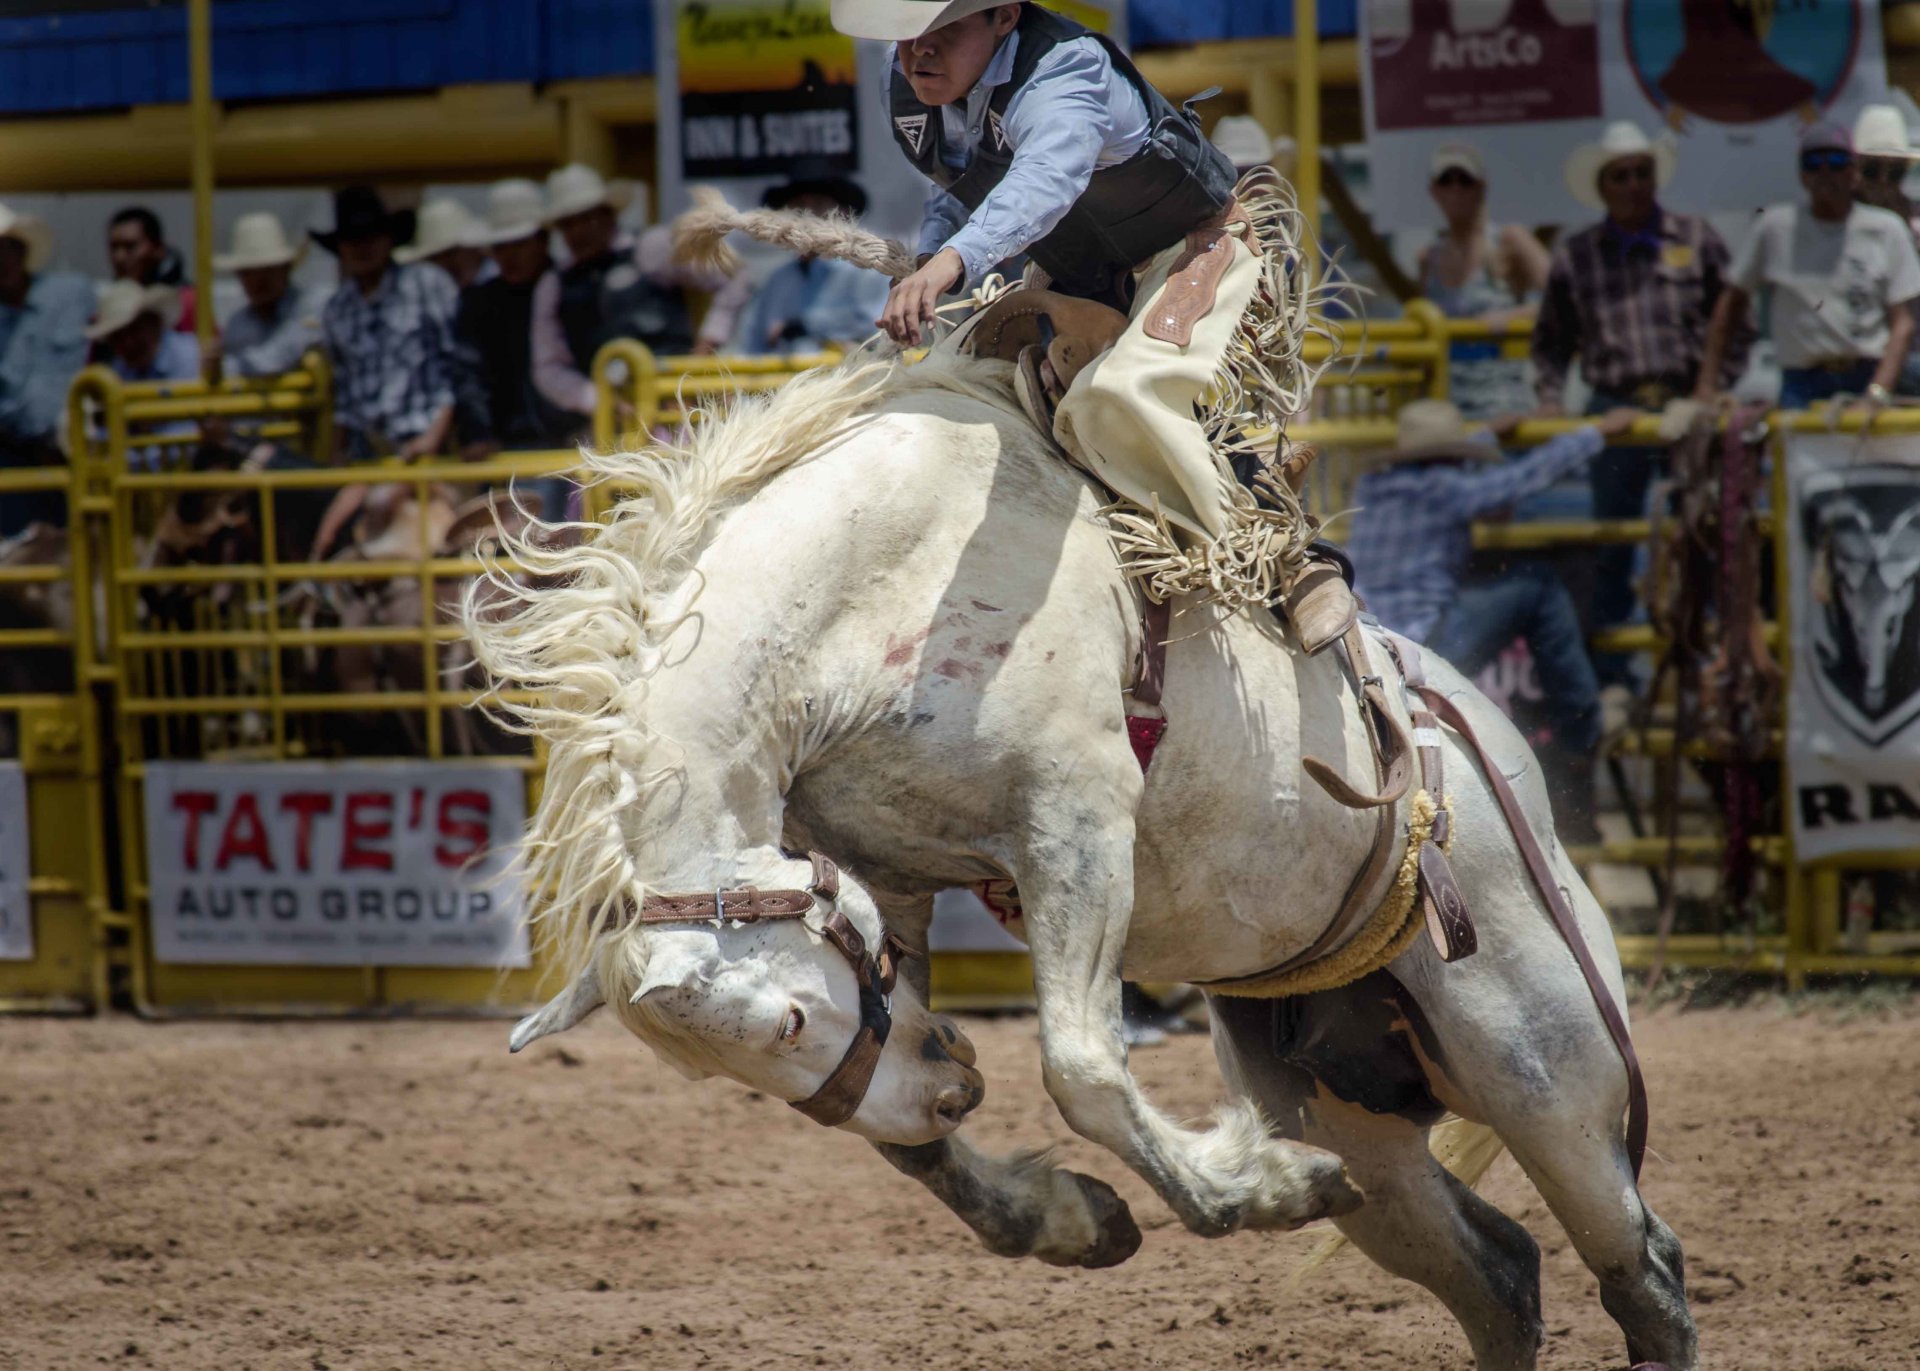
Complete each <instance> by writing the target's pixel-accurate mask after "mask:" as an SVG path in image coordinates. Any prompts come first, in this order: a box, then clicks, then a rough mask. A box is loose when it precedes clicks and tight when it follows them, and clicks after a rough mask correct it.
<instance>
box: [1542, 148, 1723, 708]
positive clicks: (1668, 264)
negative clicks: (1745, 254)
mask: <svg viewBox="0 0 1920 1371" xmlns="http://www.w3.org/2000/svg"><path fill="white" fill-rule="evenodd" d="M1673 168H1674V150H1673V145H1672V143H1671V141H1670V140H1668V139H1667V138H1664V137H1663V138H1661V139H1660V140H1659V141H1657V142H1656V141H1654V140H1652V139H1649V138H1648V137H1647V135H1646V134H1645V132H1643V131H1642V130H1641V129H1640V128H1639V126H1637V125H1635V124H1633V123H1632V122H1630V121H1628V120H1620V121H1618V122H1616V123H1613V124H1610V125H1609V126H1608V127H1607V129H1606V131H1605V133H1603V134H1602V135H1601V137H1600V139H1599V141H1598V142H1594V143H1589V144H1586V145H1584V146H1582V147H1579V148H1576V149H1574V151H1573V153H1572V155H1571V156H1569V157H1568V159H1567V164H1566V183H1567V189H1568V190H1569V191H1571V192H1572V193H1573V196H1574V198H1575V199H1577V200H1579V201H1580V202H1581V203H1583V204H1587V205H1591V206H1593V207H1594V208H1596V209H1603V210H1604V211H1605V212H1606V217H1605V218H1604V219H1602V220H1601V221H1600V222H1599V223H1598V224H1595V225H1593V226H1592V227H1591V228H1587V229H1583V230H1581V231H1580V232H1578V233H1572V234H1568V235H1566V236H1565V237H1563V238H1562V239H1561V240H1560V242H1559V244H1558V246H1557V247H1556V248H1555V249H1554V254H1553V264H1552V266H1551V267H1550V268H1549V269H1548V272H1547V289H1546V294H1545V296H1544V298H1543V299H1542V300H1541V302H1540V313H1539V316H1538V318H1537V319H1536V321H1535V323H1534V330H1533V362H1534V370H1535V373H1536V376H1537V382H1536V384H1537V389H1538V393H1539V400H1540V412H1541V413H1543V414H1546V415H1558V414H1561V413H1563V412H1564V410H1563V409H1562V396H1563V393H1564V388H1565V386H1566V381H1567V374H1568V372H1569V371H1570V370H1571V369H1572V366H1573V361H1574V358H1575V357H1576V356H1577V357H1578V358H1579V359H1580V369H1581V372H1582V374H1583V375H1584V376H1585V377H1586V381H1587V384H1588V385H1589V386H1590V387H1592V392H1593V393H1592V396H1591V398H1590V399H1589V401H1588V403H1587V413H1588V414H1603V413H1605V412H1606V411H1608V410H1610V409H1614V408H1616V407H1618V406H1621V405H1631V406H1633V407H1634V408H1636V409H1640V410H1646V411H1650V412H1658V411H1661V410H1663V409H1665V408H1666V407H1667V406H1668V405H1669V404H1670V403H1672V402H1673V401H1676V400H1684V399H1685V398H1686V397H1688V396H1690V395H1691V394H1693V392H1694V389H1695V387H1696V385H1697V384H1698V383H1699V381H1700V378H1701V376H1702V375H1703V362H1704V360H1705V353H1706V345H1707V324H1708V321H1709V320H1710V319H1711V318H1712V317H1713V313H1714V308H1715V306H1716V305H1717V304H1718V302H1719V301H1720V298H1721V295H1722V292H1723V289H1724V286H1725V280H1726V271H1727V261H1728V254H1727V247H1726V244H1725V243H1724V242H1722V241H1721V239H1720V235H1719V234H1717V233H1715V232H1714V231H1713V229H1712V228H1711V227H1709V226H1708V224H1707V222H1706V221H1705V220H1704V219H1700V218H1697V217H1695V216H1693V215H1690V214H1675V213H1673V212H1672V211H1671V210H1668V209H1666V208H1664V207H1662V205H1661V204H1660V199H1659V192H1660V188H1661V187H1662V186H1664V185H1666V183H1667V181H1668V180H1669V179H1670V178H1671V177H1672V175H1673ZM1728 323H1729V330H1728V334H1727V338H1726V343H1725V346H1724V348H1723V349H1722V351H1721V353H1720V354H1719V362H1718V364H1717V367H1718V374H1717V375H1716V377H1715V383H1716V384H1730V383H1731V382H1732V381H1733V379H1734V378H1735V377H1737V376H1738V375H1739V374H1740V372H1741V370H1742V369H1743V368H1744V366H1745V365H1746V354H1747V348H1748V345H1749V343H1750V342H1751V337H1752V334H1751V329H1750V328H1749V327H1747V326H1746V311H1745V310H1744V308H1743V309H1741V310H1740V311H1738V312H1734V313H1730V314H1729V316H1728ZM1665 457H1666V449H1665V448H1664V447H1609V448H1608V449H1607V450H1606V452H1604V453H1602V454H1601V455H1600V457H1599V458H1598V460H1596V461H1595V462H1594V464H1593V466H1592V467H1591V468H1589V473H1588V479H1589V481H1590V482H1591V487H1592V491H1593V517H1594V518H1596V519H1638V518H1641V517H1643V516H1644V515H1645V514H1646V512H1647V509H1646V503H1647V491H1648V489H1649V487H1650V486H1651V484H1652V481H1653V477H1654V474H1655V472H1656V471H1657V470H1658V469H1659V465H1660V463H1661V462H1662V461H1664V460H1665ZM1633 555H1634V549H1633V548H1631V547H1608V548H1602V549H1599V550H1598V551H1597V552H1596V553H1595V555H1594V558H1593V578H1594V579H1593V592H1592V596H1591V599H1590V604H1591V608H1592V614H1593V620H1594V622H1595V623H1596V624H1601V625H1605V624H1615V623H1620V622H1622V621H1623V620H1625V619H1626V618H1627V616H1628V615H1629V614H1630V613H1631V612H1632V610H1633V604H1634V592H1633ZM1631 665H1632V664H1631V662H1630V660H1629V659H1628V658H1626V657H1624V656H1621V655H1619V654H1612V653H1609V654H1605V655H1603V656H1601V657H1598V658H1596V659H1595V661H1594V666H1595V669H1596V670H1597V671H1598V672H1599V674H1600V679H1601V682H1602V684H1603V685H1609V686H1611V685H1628V684H1630V683H1631Z"/></svg>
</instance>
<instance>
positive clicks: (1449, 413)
mask: <svg viewBox="0 0 1920 1371" xmlns="http://www.w3.org/2000/svg"><path fill="white" fill-rule="evenodd" d="M1474 433H1475V430H1473V429H1469V428H1468V427H1467V421H1466V420H1465V419H1463V418H1461V417H1460V410H1459V408H1458V407H1457V406H1455V405H1454V404H1453V403H1452V402H1450V401H1447V400H1412V401H1409V402H1408V403H1407V404H1405V405H1402V406H1401V407H1400V423H1399V429H1398V432H1397V434H1396V435H1395V439H1394V444H1393V451H1392V452H1390V453H1388V454H1387V461H1388V462H1392V463H1399V462H1434V461H1442V460H1452V461H1467V462H1497V461H1499V460H1500V449H1499V448H1498V447H1496V446H1495V445H1494V444H1492V443H1490V442H1488V441H1486V439H1485V438H1483V437H1482V438H1476V437H1475V436H1474Z"/></svg>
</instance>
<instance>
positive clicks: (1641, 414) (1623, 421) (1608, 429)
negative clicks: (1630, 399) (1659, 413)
mask: <svg viewBox="0 0 1920 1371" xmlns="http://www.w3.org/2000/svg"><path fill="white" fill-rule="evenodd" d="M1646 417H1647V416H1646V412H1645V411H1643V410H1638V409H1635V408H1634V407H1633V406H1632V405H1615V406H1614V407H1613V408H1612V409H1610V410H1608V411H1607V412H1606V413H1605V414H1602V415H1601V416H1600V422H1599V424H1598V428H1599V429H1600V432H1601V433H1603V434H1604V435H1606V436H1607V437H1609V438H1618V437H1620V436H1622V435H1623V434H1625V433H1626V432H1627V431H1628V430H1629V429H1631V428H1632V427H1633V426H1634V425H1635V424H1637V423H1639V422H1640V421H1641V420H1642V419H1644V418H1646Z"/></svg>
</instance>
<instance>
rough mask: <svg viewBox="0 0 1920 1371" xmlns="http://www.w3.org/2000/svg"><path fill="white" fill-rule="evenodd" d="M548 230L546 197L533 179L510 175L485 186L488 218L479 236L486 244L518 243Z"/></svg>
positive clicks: (495, 245)
mask: <svg viewBox="0 0 1920 1371" xmlns="http://www.w3.org/2000/svg"><path fill="white" fill-rule="evenodd" d="M546 231H547V197H546V196H545V195H543V194H542V193H541V191H540V187H539V185H538V184H537V183H535V182H533V181H527V180H522V179H521V178H519V177H517V176H516V177H513V178H511V179H509V180H506V181H495V182H494V183H493V185H491V186H490V187H488V189H487V222H486V223H485V224H484V225H483V226H482V227H481V230H480V236H481V237H482V238H484V239H485V240H486V244H487V246H488V247H497V246H499V245H500V244H502V243H517V242H519V241H520V240H521V239H522V238H531V237H533V236H534V235H535V234H536V233H545V232H546Z"/></svg>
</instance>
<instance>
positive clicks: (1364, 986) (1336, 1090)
mask: <svg viewBox="0 0 1920 1371" xmlns="http://www.w3.org/2000/svg"><path fill="white" fill-rule="evenodd" d="M1411 999H1412V997H1411V996H1409V995H1407V994H1406V993H1405V991H1404V990H1403V989H1402V988H1401V985H1400V983H1399V982H1398V981H1396V980H1395V979H1394V978H1393V977H1392V976H1390V975H1388V974H1387V973H1386V972H1384V971H1376V972H1374V973H1373V974H1372V975H1370V976H1365V977H1362V978H1361V979H1360V980H1358V981H1355V982H1354V983H1353V984H1352V985H1348V986H1342V987H1341V988H1340V989H1338V990H1328V991H1322V992H1321V993H1320V994H1317V995H1300V996H1295V997H1292V998H1289V999H1284V1000H1275V1001H1274V1002H1273V1052H1274V1055H1275V1056H1276V1057H1278V1058H1279V1059H1280V1060H1281V1061H1284V1062H1287V1063H1290V1064H1291V1065H1293V1066H1297V1067H1299V1068H1300V1069H1301V1070H1303V1071H1305V1072H1307V1073H1309V1074H1310V1075H1311V1076H1312V1077H1313V1078H1314V1079H1315V1080H1316V1081H1318V1082H1320V1084H1321V1085H1323V1086H1325V1087H1326V1088H1327V1090H1328V1091H1330V1092H1331V1093H1332V1094H1333V1095H1334V1096H1336V1097H1337V1098H1339V1099H1342V1100H1345V1101H1346V1102H1347V1103H1348V1104H1357V1105H1359V1106H1360V1107H1361V1108H1362V1109H1365V1110H1366V1111H1367V1112H1368V1113H1371V1114H1393V1115H1397V1116H1398V1117H1400V1118H1403V1119H1406V1120H1407V1121H1408V1122H1410V1123H1413V1124H1415V1125H1417V1126H1419V1127H1422V1128H1430V1127H1432V1126H1433V1125H1434V1124H1436V1123H1438V1122H1440V1120H1441V1118H1442V1117H1443V1116H1445V1114H1446V1112H1447V1111H1446V1108H1445V1106H1443V1105H1442V1104H1441V1103H1440V1101H1439V1100H1438V1099H1436V1098H1435V1097H1434V1094H1433V1090H1432V1088H1431V1087H1430V1086H1429V1085H1428V1083H1427V1074H1426V1071H1425V1069H1424V1068H1423V1067H1422V1066H1421V1065H1420V1058H1419V1055H1418V1053H1416V1052H1415V1050H1414V1044H1413V1042H1412V1035H1413V1033H1414V1032H1416V1031H1417V1030H1416V1029H1415V1027H1414V1025H1413V1023H1412V1022H1411V1015H1410V1014H1409V1011H1408V1009H1407V1003H1410V1002H1411ZM1417 1012H1418V1011H1414V1013H1417ZM1423 1041H1424V1039H1423Z"/></svg>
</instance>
